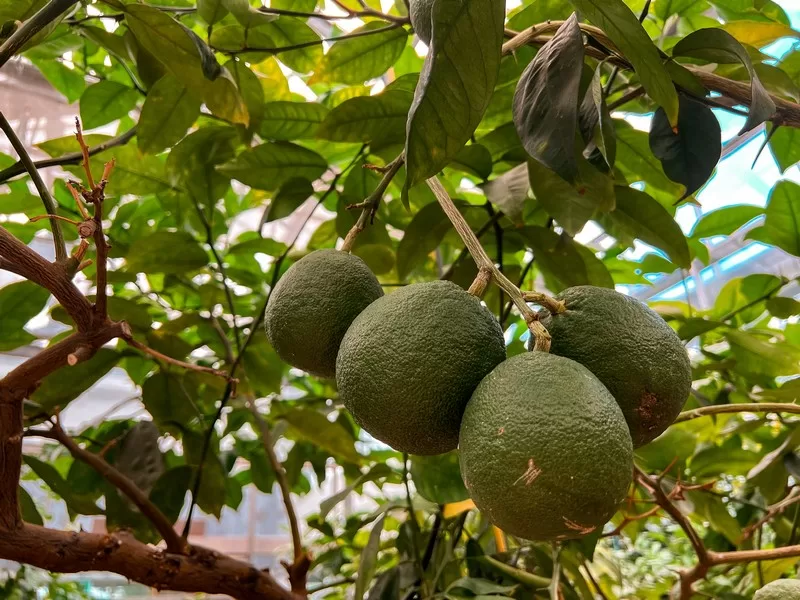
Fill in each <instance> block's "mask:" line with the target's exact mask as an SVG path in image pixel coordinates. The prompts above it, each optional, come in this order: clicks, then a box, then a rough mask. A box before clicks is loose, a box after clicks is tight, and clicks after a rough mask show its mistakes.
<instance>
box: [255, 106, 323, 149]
mask: <svg viewBox="0 0 800 600" xmlns="http://www.w3.org/2000/svg"><path fill="white" fill-rule="evenodd" d="M327 115H328V109H327V108H325V107H324V106H323V105H322V104H316V103H314V102H286V101H276V102H268V103H267V104H265V105H264V109H263V114H262V116H261V126H260V127H259V133H260V134H261V137H263V138H266V139H271V140H296V139H306V138H313V137H314V136H315V135H316V133H317V130H318V129H319V127H320V124H321V123H322V122H323V121H324V120H325V117H326V116H327Z"/></svg>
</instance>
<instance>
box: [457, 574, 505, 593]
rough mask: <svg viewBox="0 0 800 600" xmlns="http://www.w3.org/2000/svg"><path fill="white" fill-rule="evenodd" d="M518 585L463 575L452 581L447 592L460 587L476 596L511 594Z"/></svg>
mask: <svg viewBox="0 0 800 600" xmlns="http://www.w3.org/2000/svg"><path fill="white" fill-rule="evenodd" d="M516 587H517V586H515V585H511V586H507V585H498V584H496V583H494V582H493V581H488V580H487V579H476V578H472V577H462V578H461V579H459V580H457V581H454V582H453V583H451V584H450V585H449V586H448V588H447V592H449V591H450V590H457V589H460V590H467V591H468V592H472V594H473V595H474V596H488V595H493V594H501V595H504V596H511V593H512V592H513V591H514V590H515V589H516Z"/></svg>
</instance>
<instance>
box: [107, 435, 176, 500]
mask: <svg viewBox="0 0 800 600" xmlns="http://www.w3.org/2000/svg"><path fill="white" fill-rule="evenodd" d="M160 437H161V434H160V432H159V430H158V427H156V425H155V424H154V423H153V422H152V421H139V422H138V423H137V424H136V425H134V426H133V427H131V428H130V429H129V430H128V432H127V433H126V434H125V437H123V438H122V441H121V442H120V443H119V451H118V452H117V453H116V455H115V457H114V460H113V462H112V464H113V465H114V467H115V468H116V469H117V470H118V471H119V472H120V473H122V474H123V475H125V476H126V477H127V478H128V479H130V480H131V481H133V483H135V484H136V487H138V488H139V489H140V490H142V491H143V492H145V493H147V494H149V493H150V491H151V490H152V489H153V486H154V485H155V483H156V481H157V480H158V478H159V477H161V475H163V473H164V471H165V467H164V456H163V455H162V454H161V449H160V448H159V438H160Z"/></svg>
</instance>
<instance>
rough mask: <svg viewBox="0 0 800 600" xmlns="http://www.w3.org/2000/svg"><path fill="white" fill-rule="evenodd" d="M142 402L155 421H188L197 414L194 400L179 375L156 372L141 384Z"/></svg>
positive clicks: (164, 423)
mask: <svg viewBox="0 0 800 600" xmlns="http://www.w3.org/2000/svg"><path fill="white" fill-rule="evenodd" d="M142 402H143V404H144V406H145V408H147V412H149V413H150V414H151V415H152V417H153V419H154V420H155V422H156V423H158V424H160V425H162V426H169V425H170V424H171V423H188V422H189V421H191V420H192V419H193V418H195V417H196V416H197V408H196V407H195V406H194V405H193V402H194V400H193V399H192V398H191V397H190V396H189V394H188V393H187V389H186V387H185V386H184V385H183V378H182V377H180V376H179V375H175V374H172V373H166V372H163V371H162V372H158V373H156V374H155V375H153V376H152V377H150V378H149V379H148V380H147V381H145V382H144V385H143V386H142Z"/></svg>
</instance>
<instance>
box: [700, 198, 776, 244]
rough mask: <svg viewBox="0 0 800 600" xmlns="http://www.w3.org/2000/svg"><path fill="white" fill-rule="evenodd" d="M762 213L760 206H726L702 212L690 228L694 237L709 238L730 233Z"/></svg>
mask: <svg viewBox="0 0 800 600" xmlns="http://www.w3.org/2000/svg"><path fill="white" fill-rule="evenodd" d="M762 214H764V209H763V208H761V207H760V206H747V205H740V206H726V207H723V208H718V209H717V210H712V211H711V212H709V213H706V214H704V215H703V216H702V217H701V218H700V220H699V221H698V222H697V223H696V224H695V226H694V228H693V229H692V237H693V238H695V239H698V240H699V239H701V238H709V237H713V236H715V235H730V234H732V233H733V232H734V231H736V230H737V229H739V228H740V227H741V226H742V225H744V224H745V223H749V222H750V221H752V220H753V219H755V218H756V217H758V216H760V215H762Z"/></svg>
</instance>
